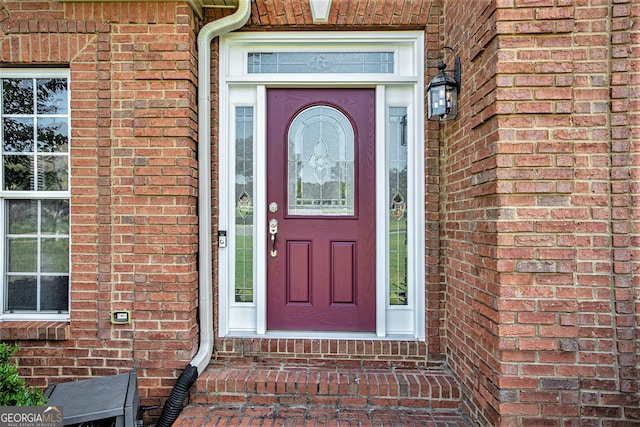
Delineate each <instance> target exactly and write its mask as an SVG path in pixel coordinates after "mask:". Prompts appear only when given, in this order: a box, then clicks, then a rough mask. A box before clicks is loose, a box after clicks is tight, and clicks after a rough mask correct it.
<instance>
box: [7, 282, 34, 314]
mask: <svg viewBox="0 0 640 427" xmlns="http://www.w3.org/2000/svg"><path fill="white" fill-rule="evenodd" d="M5 305H6V308H5V309H6V310H7V311H20V310H23V311H24V310H26V311H35V310H37V309H38V285H37V280H36V277H35V276H9V278H8V280H7V299H6V303H5Z"/></svg>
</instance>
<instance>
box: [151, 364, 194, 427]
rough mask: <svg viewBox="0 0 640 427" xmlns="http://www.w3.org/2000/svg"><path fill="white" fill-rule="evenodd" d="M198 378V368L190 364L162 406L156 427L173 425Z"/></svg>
mask: <svg viewBox="0 0 640 427" xmlns="http://www.w3.org/2000/svg"><path fill="white" fill-rule="evenodd" d="M197 379H198V368H196V367H195V366H193V365H188V366H187V367H186V368H185V369H184V371H182V374H180V376H179V377H178V380H177V381H176V383H175V385H174V386H173V390H171V394H170V395H169V398H168V399H167V401H166V403H165V404H164V407H163V408H162V414H161V415H160V419H159V420H158V423H157V424H156V427H171V426H172V425H173V423H174V421H175V420H176V419H177V418H178V415H180V412H182V408H183V407H184V399H185V398H186V397H187V395H188V394H189V388H191V386H192V385H193V383H194V382H196V380H197Z"/></svg>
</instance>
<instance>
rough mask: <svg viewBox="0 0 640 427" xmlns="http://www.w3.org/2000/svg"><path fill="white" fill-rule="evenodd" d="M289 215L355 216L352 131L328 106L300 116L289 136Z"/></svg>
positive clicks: (340, 113) (315, 107) (353, 142)
mask: <svg viewBox="0 0 640 427" xmlns="http://www.w3.org/2000/svg"><path fill="white" fill-rule="evenodd" d="M288 141H289V144H288V155H287V156H288V157H287V160H288V162H287V164H288V166H287V168H288V212H289V214H290V215H314V216H315V215H322V216H344V215H354V214H355V194H354V193H355V157H354V149H355V148H354V144H355V141H354V130H353V127H352V125H351V122H350V121H349V119H348V118H347V117H346V116H345V115H344V114H343V113H342V112H340V111H338V110H337V109H335V108H333V107H328V106H313V107H309V108H307V109H306V110H304V111H302V112H301V113H299V114H298V115H297V116H296V118H295V119H294V120H293V122H292V123H291V127H290V128H289V133H288Z"/></svg>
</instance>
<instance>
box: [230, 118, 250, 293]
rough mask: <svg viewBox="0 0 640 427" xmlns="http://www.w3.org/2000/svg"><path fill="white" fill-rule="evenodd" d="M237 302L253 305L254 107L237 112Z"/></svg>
mask: <svg viewBox="0 0 640 427" xmlns="http://www.w3.org/2000/svg"><path fill="white" fill-rule="evenodd" d="M235 112H236V123H235V132H236V147H235V149H236V156H235V158H236V194H235V196H236V197H235V200H236V218H235V297H234V301H235V302H253V256H254V251H253V234H254V216H253V208H254V205H253V194H254V193H253V107H237V108H236V110H235Z"/></svg>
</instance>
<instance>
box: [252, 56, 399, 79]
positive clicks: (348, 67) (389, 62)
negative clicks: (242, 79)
mask: <svg viewBox="0 0 640 427" xmlns="http://www.w3.org/2000/svg"><path fill="white" fill-rule="evenodd" d="M247 59H248V61H247V64H248V65H247V72H248V73H249V74H266V73H275V74H290V73H301V74H315V73H342V74H353V73H369V74H373V73H384V74H389V73H393V67H394V54H393V52H250V53H249V54H248V58H247Z"/></svg>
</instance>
